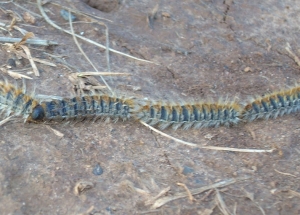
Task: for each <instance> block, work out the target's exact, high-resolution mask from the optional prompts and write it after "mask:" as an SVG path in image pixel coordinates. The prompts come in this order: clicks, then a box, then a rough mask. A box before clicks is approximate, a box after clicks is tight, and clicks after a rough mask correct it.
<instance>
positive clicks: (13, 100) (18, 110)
mask: <svg viewBox="0 0 300 215" xmlns="http://www.w3.org/2000/svg"><path fill="white" fill-rule="evenodd" d="M37 105H38V101H37V100H35V99H34V98H33V97H31V96H29V95H27V94H25V93H24V90H22V89H19V88H17V87H15V86H14V85H12V84H9V83H4V82H0V110H1V113H2V114H4V116H6V117H7V116H9V115H12V114H13V115H14V116H23V118H25V119H26V120H27V119H28V118H29V117H30V115H31V113H32V110H33V109H34V108H35V107H36V106H37Z"/></svg>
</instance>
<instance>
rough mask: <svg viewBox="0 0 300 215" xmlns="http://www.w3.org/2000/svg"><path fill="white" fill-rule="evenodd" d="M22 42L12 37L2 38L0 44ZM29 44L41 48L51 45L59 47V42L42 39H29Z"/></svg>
mask: <svg viewBox="0 0 300 215" xmlns="http://www.w3.org/2000/svg"><path fill="white" fill-rule="evenodd" d="M20 40H22V38H11V37H0V42H3V43H16V42H19V41H20ZM26 43H27V44H32V45H40V46H50V45H58V43H57V42H54V41H50V40H40V39H28V40H26Z"/></svg>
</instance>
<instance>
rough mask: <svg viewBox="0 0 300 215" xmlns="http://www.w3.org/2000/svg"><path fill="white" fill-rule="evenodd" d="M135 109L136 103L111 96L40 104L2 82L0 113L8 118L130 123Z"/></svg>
mask: <svg viewBox="0 0 300 215" xmlns="http://www.w3.org/2000/svg"><path fill="white" fill-rule="evenodd" d="M133 108H134V102H133V100H132V99H125V98H117V97H111V96H107V95H86V96H82V97H74V98H63V99H53V100H51V101H40V100H37V99H34V98H33V97H31V96H29V95H26V94H25V93H24V92H23V91H22V90H21V89H18V88H17V87H15V86H13V85H12V84H8V83H4V82H0V110H2V113H3V112H5V115H6V116H9V115H10V114H13V115H15V116H23V117H24V118H25V119H26V121H35V122H41V121H51V120H84V119H91V120H94V121H96V120H97V119H99V118H106V119H113V120H114V121H117V120H118V119H122V120H127V119H129V118H130V117H131V112H132V111H133Z"/></svg>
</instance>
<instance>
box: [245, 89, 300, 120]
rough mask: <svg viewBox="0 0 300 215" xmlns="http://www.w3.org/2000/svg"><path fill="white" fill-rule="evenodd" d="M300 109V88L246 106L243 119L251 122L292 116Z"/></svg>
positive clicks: (266, 96) (277, 93)
mask: <svg viewBox="0 0 300 215" xmlns="http://www.w3.org/2000/svg"><path fill="white" fill-rule="evenodd" d="M299 109H300V86H298V85H297V86H295V87H293V88H290V89H286V90H282V91H279V92H274V93H270V94H267V95H265V96H262V97H258V98H257V99H253V100H252V101H251V102H250V103H249V104H247V105H245V107H244V109H243V111H242V114H241V116H242V118H243V119H244V120H245V121H248V122H251V121H253V120H255V119H269V118H276V117H278V116H282V115H284V114H290V113H294V112H296V111H298V110H299Z"/></svg>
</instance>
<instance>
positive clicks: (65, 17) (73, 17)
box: [60, 9, 76, 22]
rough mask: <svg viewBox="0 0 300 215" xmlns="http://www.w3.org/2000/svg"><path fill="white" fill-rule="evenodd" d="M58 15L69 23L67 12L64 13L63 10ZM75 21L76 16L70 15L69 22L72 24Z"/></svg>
mask: <svg viewBox="0 0 300 215" xmlns="http://www.w3.org/2000/svg"><path fill="white" fill-rule="evenodd" d="M60 15H61V16H62V18H64V20H66V21H69V11H66V10H64V9H62V10H61V11H60ZM75 19H76V16H74V15H73V14H72V13H71V21H72V22H74V21H75Z"/></svg>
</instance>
